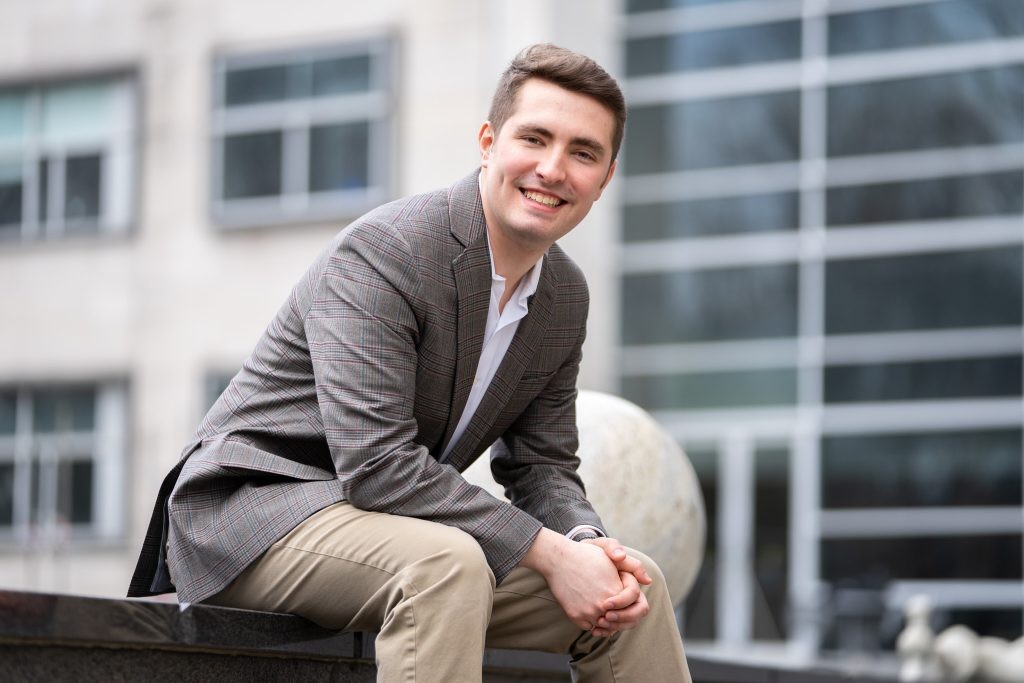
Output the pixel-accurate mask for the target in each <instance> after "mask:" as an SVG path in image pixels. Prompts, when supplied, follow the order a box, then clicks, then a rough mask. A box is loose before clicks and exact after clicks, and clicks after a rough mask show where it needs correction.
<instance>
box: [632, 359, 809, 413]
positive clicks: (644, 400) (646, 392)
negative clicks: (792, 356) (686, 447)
mask: <svg viewBox="0 0 1024 683" xmlns="http://www.w3.org/2000/svg"><path fill="white" fill-rule="evenodd" d="M622 393H623V395H624V396H625V397H626V398H628V399H629V400H630V401H634V402H636V403H638V404H640V405H642V406H643V407H644V408H647V409H648V410H667V409H680V408H682V409H694V408H697V409H704V408H736V407H746V406H770V405H785V404H790V405H791V404H793V403H795V402H796V370H795V369H793V368H782V369H776V368H770V369H765V370H734V371H729V372H694V373H687V374H680V375H648V376H644V377H629V376H626V377H623V378H622Z"/></svg>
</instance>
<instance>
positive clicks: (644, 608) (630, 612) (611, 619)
mask: <svg viewBox="0 0 1024 683" xmlns="http://www.w3.org/2000/svg"><path fill="white" fill-rule="evenodd" d="M649 613H650V604H649V603H648V602H647V597H646V596H645V595H644V594H643V593H641V594H640V597H639V598H638V599H637V601H636V602H634V603H633V604H632V605H630V606H629V607H625V608H623V609H614V610H611V611H608V612H605V613H604V616H602V617H601V618H599V620H598V623H600V622H601V620H604V621H605V622H607V623H609V624H629V623H632V624H636V623H638V622H639V621H640V620H642V618H643V617H644V616H646V615H647V614H649Z"/></svg>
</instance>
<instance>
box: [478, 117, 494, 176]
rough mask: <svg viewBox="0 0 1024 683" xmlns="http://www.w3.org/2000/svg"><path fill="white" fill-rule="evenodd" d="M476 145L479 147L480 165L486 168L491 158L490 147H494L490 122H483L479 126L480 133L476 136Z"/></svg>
mask: <svg viewBox="0 0 1024 683" xmlns="http://www.w3.org/2000/svg"><path fill="white" fill-rule="evenodd" d="M476 140H477V144H478V145H479V146H480V165H481V166H483V167H484V168H486V167H487V162H488V161H489V160H490V158H491V147H493V146H494V128H492V127H491V122H490V121H484V123H483V125H482V126H480V132H479V133H477V135H476Z"/></svg>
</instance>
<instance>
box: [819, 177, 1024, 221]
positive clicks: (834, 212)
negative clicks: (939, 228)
mask: <svg viewBox="0 0 1024 683" xmlns="http://www.w3.org/2000/svg"><path fill="white" fill-rule="evenodd" d="M1022 210H1024V173H1022V172H1021V171H1007V172H1001V173H986V174H983V175H969V176H955V177H951V178H930V179H927V180H911V181H905V182H897V183H877V184H872V185H857V186H851V187H835V188H831V189H829V190H828V222H829V224H831V225H856V224H864V223H890V222H897V221H925V220H935V219H942V218H967V217H974V216H991V215H996V216H1003V215H1020V213H1021V211H1022Z"/></svg>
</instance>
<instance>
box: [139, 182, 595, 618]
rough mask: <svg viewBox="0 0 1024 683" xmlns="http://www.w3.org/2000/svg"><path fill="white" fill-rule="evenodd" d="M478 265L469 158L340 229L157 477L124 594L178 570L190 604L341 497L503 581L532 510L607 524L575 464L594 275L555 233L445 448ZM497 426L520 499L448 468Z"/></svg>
mask: <svg viewBox="0 0 1024 683" xmlns="http://www.w3.org/2000/svg"><path fill="white" fill-rule="evenodd" d="M489 263H490V261H489V257H488V252H487V241H486V232H485V227H484V220H483V210H482V207H481V204H480V194H479V189H478V185H477V173H473V174H471V175H470V176H468V177H466V178H464V179H463V180H461V181H459V182H458V183H456V184H455V185H453V186H452V187H450V188H448V189H447V190H441V191H437V192H432V193H428V194H424V195H418V196H414V197H410V198H407V199H402V200H399V201H396V202H392V203H390V204H387V205H385V206H382V207H380V208H378V209H376V210H374V211H372V212H371V213H369V214H367V215H365V216H363V217H362V218H360V219H359V220H357V221H356V222H354V223H353V224H351V225H349V226H348V227H346V228H345V229H344V230H342V231H341V233H339V234H338V236H337V237H336V238H335V239H334V240H333V241H332V242H331V243H330V245H329V246H328V247H327V249H326V250H325V251H324V252H323V253H322V254H321V256H320V257H319V258H318V259H317V260H316V262H314V263H313V265H312V266H311V267H310V269H309V270H308V271H307V272H306V274H305V276H304V277H303V278H302V280H301V281H300V282H299V283H298V284H297V285H296V286H295V288H294V289H293V291H292V293H291V295H290V296H289V298H288V300H287V301H286V302H285V304H284V305H283V306H282V308H281V309H280V311H279V312H278V313H277V315H276V316H275V318H274V320H273V321H272V322H271V323H270V325H269V327H268V328H267V330H266V331H265V332H264V334H263V335H262V337H261V338H260V340H259V342H258V344H257V346H256V349H255V351H254V352H253V353H252V355H251V356H250V358H249V359H248V360H247V361H246V362H245V364H244V366H243V368H242V370H241V372H239V374H238V375H237V376H236V377H235V378H234V379H233V380H232V382H231V384H230V386H229V387H228V388H227V390H226V391H225V392H224V394H223V395H222V396H221V398H220V400H218V402H217V403H216V404H215V405H214V406H213V408H211V410H210V412H209V414H208V415H207V416H206V418H205V420H204V421H203V423H202V425H201V426H200V428H199V431H198V433H197V435H196V438H195V440H194V441H193V442H192V443H190V444H189V445H188V446H187V447H186V449H185V451H184V453H183V455H182V459H181V461H180V462H179V464H178V465H177V466H176V467H175V468H174V470H172V471H171V473H170V474H168V476H167V478H166V479H165V480H164V483H163V486H162V487H161V489H160V494H159V498H158V500H157V503H156V507H155V509H154V513H153V517H152V520H151V522H150V526H149V530H148V533H147V535H146V540H145V542H144V545H143V549H142V553H141V555H140V558H139V563H138V566H137V568H136V571H135V576H134V577H133V579H132V584H131V587H130V589H129V595H130V596H139V595H152V594H154V593H158V592H167V591H170V590H175V586H174V585H171V582H170V580H169V578H170V577H173V581H174V583H175V584H176V590H177V592H178V597H179V599H180V600H182V601H185V602H198V601H200V600H202V599H203V598H206V597H209V596H210V595H213V594H215V593H217V592H218V591H220V590H221V589H223V588H224V587H225V586H227V584H228V583H230V582H231V580H232V579H234V577H235V576H237V575H238V574H239V573H241V571H242V570H243V569H245V567H246V566H248V565H249V564H250V563H251V562H252V561H253V560H255V559H256V558H257V557H259V556H260V555H261V554H262V553H263V552H265V551H266V550H267V548H269V547H270V545H271V544H272V543H274V541H276V540H277V539H279V538H281V537H282V536H284V535H285V534H286V533H288V532H289V531H290V530H291V529H293V528H294V527H295V526H297V525H298V524H299V523H300V522H302V521H303V520H304V519H306V518H307V517H309V516H310V515H312V514H313V513H314V512H316V511H318V510H320V509H323V508H324V507H327V506H328V505H331V504H333V503H335V502H337V501H340V500H347V501H349V502H351V503H352V504H353V505H355V506H356V507H358V508H361V509H364V510H374V511H380V512H388V513H391V514H396V515H404V516H409V517H419V518H423V519H428V520H432V521H436V522H441V523H444V524H448V525H451V526H454V527H457V528H459V529H462V530H463V531H466V532H467V533H469V534H470V535H472V536H473V537H474V538H475V539H476V540H477V541H478V542H479V543H480V547H481V548H482V549H483V551H484V554H485V555H486V557H487V560H488V562H489V564H490V566H491V568H492V569H493V571H494V574H495V577H496V578H497V579H498V581H501V580H502V579H503V578H504V577H505V576H506V575H507V574H508V573H509V571H511V570H512V569H513V568H514V567H515V566H516V565H517V564H518V563H519V561H520V560H521V559H522V557H523V556H524V555H525V554H526V551H527V550H528V549H529V547H530V545H531V544H532V542H533V539H534V537H535V536H536V534H537V533H538V531H539V530H540V528H541V526H542V525H543V526H547V527H549V528H551V529H554V530H555V531H559V532H561V533H565V532H567V531H568V530H570V529H571V528H573V527H574V526H576V525H578V524H593V525H595V526H601V521H600V519H598V517H597V515H596V514H595V513H594V510H593V508H592V507H591V506H590V504H589V503H588V502H587V501H586V498H585V494H584V490H583V484H582V482H581V481H580V479H579V477H578V476H577V474H576V467H577V465H578V464H579V461H578V460H577V458H576V455H575V453H576V449H577V445H578V443H577V435H576V420H575V417H576V416H575V399H576V376H577V371H578V367H579V360H580V347H581V345H582V343H583V337H584V332H585V327H586V313H587V306H588V294H587V287H586V282H585V281H584V278H583V275H582V273H581V272H580V271H579V269H578V268H577V267H576V265H575V264H574V263H572V261H571V260H570V259H569V258H568V257H567V256H566V255H565V254H564V253H563V252H562V251H561V249H559V248H558V247H557V246H553V247H552V248H551V249H550V250H549V252H548V254H547V255H546V257H545V261H544V266H543V270H542V274H541V280H540V283H539V284H538V288H537V292H536V294H535V295H534V297H533V298H532V301H531V303H530V312H529V314H528V315H527V316H526V317H525V318H524V319H523V320H522V321H521V322H520V325H519V329H518V331H517V333H516V336H515V338H514V339H513V341H512V344H511V346H510V347H509V350H508V352H507V354H506V356H505V358H504V360H503V361H502V364H501V366H500V368H499V369H498V372H497V374H496V375H495V377H494V380H493V382H492V383H491V386H490V388H489V389H488V392H487V394H486V395H485V396H484V399H483V401H482V402H481V404H480V407H479V409H478V410H477V412H476V414H475V415H474V417H473V418H472V420H471V421H470V423H469V425H468V427H467V428H466V431H465V433H464V435H463V436H462V438H461V439H460V440H459V442H458V443H457V444H456V445H455V447H454V448H453V449H452V451H451V453H450V454H449V455H448V457H447V458H446V459H445V460H444V461H443V462H441V461H439V460H438V458H437V455H438V454H440V453H441V452H442V449H443V447H444V446H445V444H446V443H447V441H448V439H449V438H450V437H451V434H452V431H453V430H454V429H455V426H456V424H457V423H458V420H459V416H460V414H461V412H462V410H463V408H464V407H465V405H466V399H467V397H468V396H469V391H470V387H471V386H472V382H473V378H474V375H475V372H476V366H477V361H478V360H479V356H480V351H481V347H482V345H483V334H484V324H485V322H486V319H487V308H488V297H489V295H490V284H491V283H490V265H489ZM492 443H493V444H494V450H493V451H492V453H493V456H494V457H493V460H492V469H493V471H494V474H495V477H496V479H497V480H498V481H499V482H501V483H502V484H503V485H504V486H505V487H506V491H507V492H508V493H509V495H510V497H511V499H512V501H513V503H514V504H513V505H510V504H508V503H507V502H505V501H499V500H497V499H495V498H494V497H492V496H490V495H489V494H488V493H486V492H485V491H483V490H482V489H480V488H479V487H476V486H473V485H471V484H469V483H467V482H466V480H465V479H463V478H462V476H461V475H460V472H462V471H463V470H464V469H465V468H466V467H468V466H469V464H470V463H472V462H473V460H475V459H476V458H477V457H478V456H479V455H480V454H481V453H482V452H483V451H484V449H486V448H487V447H488V446H490V445H491V444H492ZM165 543H166V558H165V557H164V552H162V550H163V548H164V544H165ZM165 561H166V564H165ZM168 569H169V576H168V572H167V570H168Z"/></svg>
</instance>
